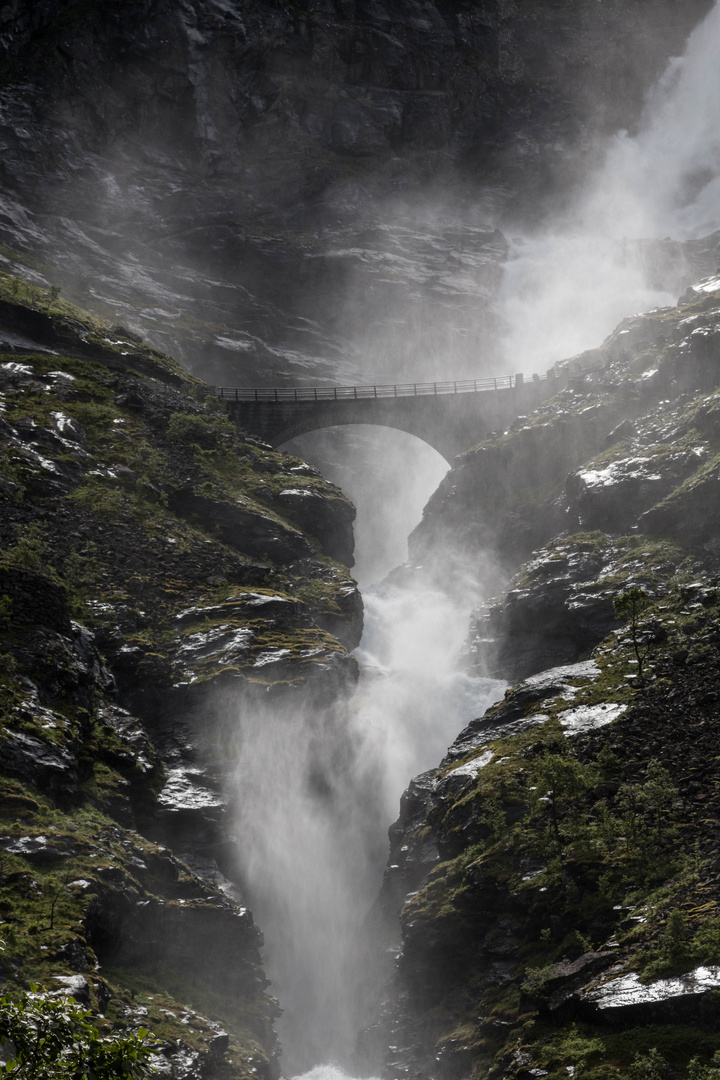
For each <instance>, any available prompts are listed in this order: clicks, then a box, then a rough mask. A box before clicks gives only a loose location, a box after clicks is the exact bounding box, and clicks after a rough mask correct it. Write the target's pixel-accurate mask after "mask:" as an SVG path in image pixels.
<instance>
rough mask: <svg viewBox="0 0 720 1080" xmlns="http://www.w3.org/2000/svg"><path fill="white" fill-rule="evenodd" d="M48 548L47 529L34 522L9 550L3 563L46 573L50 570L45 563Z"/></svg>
mask: <svg viewBox="0 0 720 1080" xmlns="http://www.w3.org/2000/svg"><path fill="white" fill-rule="evenodd" d="M46 546H47V529H46V528H45V526H44V525H38V524H37V523H36V522H32V523H31V524H29V525H26V526H25V528H24V529H23V531H22V533H21V534H20V537H19V539H18V540H17V542H16V543H15V544H13V545H12V547H10V548H8V550H7V551H6V552H5V554H4V555H3V556H2V559H1V561H2V562H4V563H5V564H6V565H8V564H9V565H11V566H21V567H23V569H25V570H36V571H38V572H44V571H46V570H47V569H48V567H47V565H46V563H45V549H46Z"/></svg>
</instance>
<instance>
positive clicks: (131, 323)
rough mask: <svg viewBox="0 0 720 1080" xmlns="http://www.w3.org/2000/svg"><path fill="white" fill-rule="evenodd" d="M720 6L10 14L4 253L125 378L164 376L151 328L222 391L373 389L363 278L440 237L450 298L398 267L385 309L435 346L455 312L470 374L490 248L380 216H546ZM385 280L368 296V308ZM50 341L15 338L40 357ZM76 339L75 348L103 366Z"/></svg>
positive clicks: (332, 6)
mask: <svg viewBox="0 0 720 1080" xmlns="http://www.w3.org/2000/svg"><path fill="white" fill-rule="evenodd" d="M708 8H709V0H689V2H688V3H686V4H683V5H677V4H673V3H670V2H669V0H653V3H652V5H651V10H652V16H651V17H648V13H647V11H646V9H645V7H644V6H643V7H642V8H640V9H636V8H634V7H628V6H627V5H626V4H623V3H621V2H620V0H612V2H611V3H604V4H602V5H590V6H586V7H584V8H582V9H581V10H580V11H576V10H575V9H574V8H572V9H571V8H566V7H565V6H562V5H561V6H558V5H556V4H551V3H549V2H547V0H543V2H542V3H540V4H538V5H533V6H532V7H531V8H528V9H525V8H524V7H522V6H518V5H517V4H507V3H503V4H499V5H498V4H488V3H483V4H480V5H479V6H476V7H470V8H465V7H458V6H456V5H450V6H448V5H444V4H439V3H430V4H424V5H419V4H417V3H415V2H412V0H403V2H402V3H400V4H396V5H393V6H391V7H387V6H384V5H377V4H372V5H365V6H358V5H352V4H351V5H350V6H349V7H348V6H347V5H345V4H343V3H341V2H340V0H333V2H331V3H327V4H324V5H323V6H322V7H320V8H317V9H313V8H308V9H307V10H302V11H301V10H299V9H298V10H296V9H295V8H293V7H292V6H291V7H278V6H276V5H273V4H269V3H262V4H258V5H255V6H254V7H253V9H252V11H248V10H245V9H244V8H242V9H241V8H240V7H238V6H237V5H234V4H233V5H220V6H218V5H217V4H211V3H208V2H206V0H193V2H192V3H190V4H185V5H182V6H178V5H174V4H171V3H167V2H163V3H161V4H159V5H149V4H147V3H145V2H144V0H143V2H139V3H137V4H135V5H134V6H133V7H132V8H130V9H128V8H126V7H124V6H123V5H122V4H119V3H112V4H110V5H95V6H93V7H92V9H91V10H89V11H88V12H84V9H83V11H82V12H81V9H78V8H76V7H74V6H73V5H72V4H70V3H67V2H66V3H61V4H59V5H58V4H57V3H50V2H43V3H37V4H34V5H32V9H31V10H29V11H25V9H24V8H23V6H22V5H20V4H16V3H10V4H6V5H5V6H4V7H3V13H4V17H3V22H2V24H0V54H1V55H2V56H3V57H4V58H5V61H6V63H5V66H6V67H7V68H8V72H9V74H8V81H7V83H6V87H5V91H4V106H5V111H4V114H3V125H2V130H1V132H0V145H1V146H2V159H3V163H4V167H5V178H4V182H3V191H2V196H3V221H2V231H3V242H4V244H5V245H6V246H7V247H9V248H11V249H13V250H20V251H28V252H32V254H33V255H34V256H35V258H39V259H40V260H41V261H42V262H44V263H45V264H48V265H52V266H54V267H56V268H57V276H58V280H61V281H62V284H63V291H64V292H65V291H69V290H70V289H73V290H75V291H77V292H78V293H80V294H85V295H87V294H89V293H90V292H91V291H92V293H93V294H94V296H95V297H97V298H98V299H100V298H101V301H102V302H103V303H104V304H106V305H108V306H109V307H110V309H111V310H113V311H114V312H116V314H115V315H114V316H113V318H114V319H115V323H114V326H113V327H112V332H111V335H110V337H111V340H112V342H113V343H119V344H120V347H119V348H116V349H115V350H111V349H110V348H108V352H114V360H115V362H116V363H117V364H127V366H128V367H131V368H134V369H135V370H143V371H144V370H150V365H151V359H152V358H149V357H147V356H146V355H143V354H141V353H140V350H139V349H138V345H137V343H136V337H137V331H138V330H142V331H143V332H144V333H146V334H149V335H150V336H151V337H152V338H153V339H154V341H155V343H156V344H157V345H158V346H159V347H163V348H166V349H167V348H170V349H171V351H172V352H173V353H174V354H175V355H182V356H183V357H184V358H185V359H186V360H187V361H188V362H189V363H190V364H192V365H193V366H195V367H196V368H197V369H201V368H202V370H203V372H204V373H205V375H206V376H207V374H208V372H212V373H213V374H212V381H214V382H218V383H228V382H229V381H230V380H229V378H228V375H229V374H232V373H235V372H237V370H238V369H239V366H240V365H242V370H243V372H244V373H245V374H246V375H247V374H248V373H249V372H251V373H253V381H254V380H255V379H256V378H257V376H258V374H260V375H264V374H266V373H273V374H274V375H275V376H277V375H285V376H286V375H287V373H288V372H289V371H295V372H296V373H297V374H299V375H300V376H301V377H305V376H306V374H307V371H308V370H311V371H314V372H315V373H320V374H323V375H324V374H325V373H326V370H327V365H328V363H332V364H333V365H337V366H338V367H339V368H342V369H344V370H346V371H348V370H350V369H356V364H357V360H356V357H355V355H353V353H352V352H351V350H350V349H348V348H347V347H346V346H345V345H344V343H343V342H342V340H341V333H342V328H343V325H345V326H347V321H348V317H351V318H353V319H354V320H355V321H356V322H358V323H359V324H361V325H360V329H362V330H364V329H365V327H364V326H362V323H363V321H364V320H363V319H362V317H360V318H358V317H357V316H356V315H355V313H354V311H350V312H349V311H348V309H347V306H346V305H344V304H343V303H335V301H336V300H337V299H338V298H339V297H344V296H345V295H346V291H347V288H348V284H349V282H351V281H353V279H354V276H355V266H353V262H355V263H357V262H361V263H364V264H365V265H369V264H372V263H373V262H374V263H376V264H377V263H378V262H380V261H382V260H385V259H387V258H388V256H393V255H395V254H396V252H397V249H398V248H400V250H401V251H402V249H403V248H405V249H406V250H407V247H408V245H407V240H408V234H409V233H412V244H413V246H416V247H418V248H421V247H422V245H423V244H425V245H426V246H427V245H428V236H429V235H431V236H433V238H434V239H435V241H436V244H437V246H438V248H439V249H440V251H439V255H440V257H439V258H437V259H436V263H437V266H436V267H435V274H434V275H431V274H430V273H429V271H428V277H434V279H435V280H431V281H429V282H428V283H427V285H425V284H424V283H423V284H422V286H421V288H419V289H418V288H417V287H415V286H416V284H417V283H416V282H415V281H414V275H413V273H412V272H408V271H407V264H405V265H404V264H403V262H402V259H401V258H396V259H395V260H394V264H393V267H392V269H393V274H392V276H390V275H388V274H387V273H382V275H381V279H382V285H381V289H382V290H383V291H386V292H387V293H388V299H389V300H390V302H391V304H392V306H393V308H394V310H397V306H398V305H397V301H398V298H399V297H400V298H401V299H402V301H404V306H403V310H404V316H403V317H404V320H405V322H406V324H407V325H408V326H412V325H413V320H414V319H421V320H422V321H423V323H424V324H425V325H426V326H427V327H428V331H429V332H430V333H434V332H435V331H436V327H435V325H434V324H435V323H437V322H439V321H440V320H439V319H438V318H437V316H438V315H439V314H442V315H443V316H444V315H445V312H446V306H447V304H448V303H450V304H452V306H453V321H454V324H455V326H456V327H457V328H458V330H459V333H457V334H455V335H454V340H453V348H454V351H455V352H456V354H457V353H458V352H459V351H462V352H463V356H462V363H463V364H464V365H467V366H468V368H469V367H470V365H471V363H472V358H473V357H474V356H475V355H476V354H477V344H476V335H477V333H478V318H477V295H478V292H479V290H481V289H483V288H487V277H488V271H489V274H490V275H492V274H496V273H497V266H498V260H497V258H494V259H493V258H491V259H487V260H486V261H485V264H484V266H483V268H482V269H481V272H480V273H479V274H477V273H474V272H473V271H474V269H475V268H474V267H473V260H474V258H476V257H477V256H478V255H481V254H482V249H483V246H484V244H485V243H486V241H487V237H485V238H481V242H480V243H478V239H477V237H476V236H474V235H473V234H474V232H475V231H476V227H474V224H473V225H471V226H468V222H467V215H466V214H465V213H464V212H463V211H460V212H457V213H454V214H453V213H452V212H451V211H448V214H449V216H450V217H451V223H452V227H448V225H447V223H446V222H441V223H436V222H430V221H428V218H429V217H431V216H433V215H425V214H424V213H422V211H421V212H420V213H419V214H418V215H416V220H415V221H413V222H412V224H411V225H410V227H407V226H406V227H405V228H402V229H396V230H392V229H391V230H388V227H387V214H386V213H385V212H384V211H385V207H384V203H385V200H386V199H387V198H388V197H389V198H391V199H396V198H397V195H398V193H400V194H401V195H405V194H407V193H411V194H412V193H414V192H416V191H417V190H418V189H420V190H422V189H423V188H424V187H426V186H427V185H428V184H431V183H432V182H433V181H437V182H441V183H442V187H443V190H444V191H447V190H448V189H450V190H451V191H452V192H453V193H454V194H455V195H456V196H457V197H459V198H460V199H463V200H465V201H466V203H467V204H468V205H469V206H471V207H473V211H472V212H473V213H475V212H476V211H475V209H474V206H473V203H474V201H475V200H474V195H475V185H476V183H477V177H478V176H479V175H481V176H482V177H483V180H484V181H485V182H487V180H488V179H490V180H491V181H492V182H493V184H494V185H495V187H496V188H497V192H496V196H495V197H496V199H497V198H501V199H502V200H504V201H506V202H509V201H510V200H517V196H518V192H519V191H520V192H526V193H529V195H528V202H530V203H531V205H532V209H533V212H534V213H536V212H537V205H538V198H539V196H538V193H539V192H541V193H543V196H544V197H547V198H548V199H551V198H552V197H553V193H554V192H556V190H557V187H558V185H560V186H561V187H564V185H565V184H566V183H567V182H568V180H571V179H573V178H576V177H578V176H580V175H582V174H584V171H585V168H586V165H587V158H588V154H589V153H590V154H591V153H594V152H595V147H596V146H597V142H598V139H599V137H601V136H602V133H610V132H614V131H616V130H617V129H618V128H620V127H628V126H629V125H630V126H631V125H632V123H633V121H634V119H636V118H637V117H638V116H639V113H640V110H641V108H642V104H643V102H644V98H645V93H646V90H647V87H648V85H649V84H650V83H651V82H652V80H653V79H654V78H655V76H656V75H657V74H659V73H660V72H661V71H662V70H663V68H664V66H665V62H666V60H667V58H668V56H670V55H678V54H679V53H680V51H681V47H682V43H683V41H684V39H685V37H686V35H687V33H688V31H689V30H690V28H691V27H692V26H693V25H694V24H695V23H696V22H697V20H698V19H699V18H700V17H701V15H702V14H704V13H705V12H706V11H707V10H708ZM588 73H589V75H588ZM28 87H31V88H32V95H33V96H32V102H33V104H32V107H30V105H29V101H28V97H27V93H28ZM158 87H162V88H163V91H162V92H161V93H158ZM228 87H232V93H231V94H230V93H228V91H227V88H228ZM166 88H171V89H167V96H166ZM600 103H601V104H600ZM68 117H71V118H72V122H69V121H68ZM49 145H52V146H53V147H54V150H53V153H52V154H48V153H47V147H48V146H49ZM69 177H72V183H69V182H68V178H69ZM468 188H469V189H470V192H469V197H468ZM484 231H485V233H486V234H487V233H490V232H492V230H489V229H487V228H486V229H485V230H484ZM388 232H389V233H390V234H391V235H388ZM393 233H394V235H392V234H393ZM319 237H321V238H322V242H321V243H318V242H317V239H318V238H319ZM444 245H450V246H451V248H452V252H451V253H452V255H453V257H454V259H455V260H456V263H455V265H453V263H452V262H451V261H449V260H447V259H445V258H444V253H443V252H442V248H443V246H444ZM459 249H460V251H459ZM458 251H459V253H458ZM408 261H409V260H408ZM655 261H656V262H658V260H657V259H656V260H655ZM665 264H668V260H667V258H665V263H664V265H665ZM668 265H669V264H668ZM140 268H141V269H140ZM711 268H714V266H713V267H711ZM220 275H222V287H221V288H218V287H217V282H218V277H219V276H220ZM377 276H378V275H377V272H374V273H373V272H372V271H370V272H368V273H367V275H364V274H362V273H361V274H360V275H359V277H360V285H361V288H360V294H361V297H362V298H363V299H364V297H363V293H365V292H367V293H369V291H370V289H371V288H372V286H373V284H374V279H375V278H377ZM364 285H366V288H363V286H364ZM363 307H364V305H363V303H362V300H361V303H360V305H359V308H360V309H361V310H362V308H363ZM379 309H380V311H381V312H384V310H385V306H384V304H383V303H382V299H381V302H380V305H379ZM179 310H182V311H183V314H184V318H182V319H178V318H177V311H179ZM59 321H60V320H59V318H58V317H57V316H56V315H55V314H53V315H52V316H46V317H45V319H40V320H33V321H32V323H31V324H30V325H27V323H23V324H22V325H18V326H17V327H16V328H15V331H14V332H15V334H16V335H17V336H19V337H21V338H23V339H25V340H30V341H34V342H37V343H38V344H39V345H41V346H42V347H44V348H47V347H48V346H47V345H45V344H44V342H45V341H46V340H47V337H48V324H49V325H50V326H51V327H52V330H53V336H52V339H51V340H54V338H55V336H56V334H57V328H56V326H54V325H53V324H57V323H58V322H59ZM229 327H232V328H235V327H241V328H242V329H241V330H234V329H233V330H229V329H228V328H229ZM63 329H64V331H65V333H66V340H65V344H64V347H65V349H66V350H69V349H71V348H77V349H78V351H81V350H83V349H89V348H90V346H91V345H93V347H97V345H101V344H102V343H101V342H97V343H91V342H89V341H84V340H83V337H82V335H81V334H80V333H79V332H78V331H77V328H75V333H74V334H73V332H72V331H73V328H72V327H71V326H65V327H64V328H63ZM338 331H340V333H339V332H338ZM352 336H353V335H352V333H350V334H349V335H347V338H352ZM441 336H442V335H441ZM346 340H347V339H346ZM438 344H440V342H438ZM411 349H412V346H411ZM123 353H125V354H126V357H124V356H123ZM429 353H432V349H431V350H429ZM428 359H429V357H428ZM142 364H146V365H148V368H147V369H146V368H145V367H141V366H140V365H142ZM315 378H317V374H316V375H315Z"/></svg>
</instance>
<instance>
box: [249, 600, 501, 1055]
mask: <svg viewBox="0 0 720 1080" xmlns="http://www.w3.org/2000/svg"><path fill="white" fill-rule="evenodd" d="M365 604H366V630H365V634H364V636H363V641H362V643H361V646H360V648H359V650H358V659H359V661H360V669H361V676H360V683H359V686H358V689H357V692H356V694H355V696H354V697H353V698H352V699H351V700H350V701H349V702H339V703H336V704H335V705H333V706H331V707H328V708H321V709H311V708H308V707H297V706H292V707H291V706H288V705H286V706H285V707H284V708H279V707H277V708H269V707H263V706H258V707H257V708H255V709H253V710H252V711H251V712H249V713H246V714H244V715H243V716H242V717H241V734H240V743H239V748H238V768H237V797H238V805H239V811H238V814H239V816H238V826H239V828H238V843H239V846H240V849H241V852H242V857H243V860H244V873H245V876H246V878H247V881H248V883H249V891H250V894H251V895H250V899H251V902H252V905H253V910H254V913H255V916H256V918H257V921H258V923H259V925H260V926H261V927H262V929H263V931H264V933H265V937H266V942H267V945H266V949H265V964H266V968H267V970H268V972H269V975H270V978H271V979H272V983H273V986H272V989H273V992H274V993H276V994H277V996H278V997H279V999H280V1002H281V1005H282V1007H283V1009H284V1016H283V1018H282V1020H281V1021H280V1023H279V1025H278V1026H279V1031H280V1037H281V1040H282V1043H283V1048H284V1051H285V1056H284V1059H283V1063H284V1066H285V1069H286V1071H290V1072H298V1071H301V1070H305V1069H308V1068H310V1067H311V1066H313V1065H315V1064H318V1063H326V1062H334V1063H337V1064H339V1065H341V1066H344V1067H345V1068H349V1069H351V1068H352V1067H353V1064H354V1059H355V1043H356V1039H357V1035H358V1031H359V1029H360V1027H362V1026H363V1024H364V1023H367V1022H369V1021H370V1020H371V1019H372V1009H373V1008H374V1007H376V1006H377V1002H378V997H377V995H378V987H377V986H373V978H374V977H379V975H378V974H377V973H378V971H379V967H378V965H379V964H381V961H382V958H381V957H379V956H377V950H376V949H375V948H374V945H373V927H372V926H371V925H370V924H368V923H367V921H366V920H367V916H368V913H369V911H370V909H371V907H372V904H373V901H374V900H375V898H376V896H377V893H378V889H379V885H380V881H381V877H382V870H383V866H384V863H385V860H386V857H387V828H388V826H389V825H390V823H391V822H392V821H393V819H394V818H395V817H396V816H397V809H398V805H399V799H400V795H401V794H402V791H403V790H404V788H405V787H406V786H407V783H408V781H409V780H410V778H411V777H412V776H413V775H415V774H416V773H417V772H420V771H423V770H425V769H428V768H431V767H433V766H435V765H437V763H438V761H439V760H440V758H441V757H442V755H443V754H444V752H445V749H446V748H447V746H448V744H449V743H450V742H451V741H452V739H453V738H454V736H455V735H456V734H457V732H458V731H459V730H460V728H461V727H462V726H463V724H464V723H467V722H468V721H469V720H471V719H472V718H473V717H475V716H477V715H479V714H481V713H482V712H483V711H484V709H485V708H486V707H487V706H488V705H489V704H490V703H491V701H493V700H495V699H496V698H497V697H498V696H499V693H501V692H502V689H503V688H504V684H500V683H498V682H497V681H494V680H490V679H473V678H470V677H469V676H466V675H464V674H462V673H458V672H457V671H456V670H455V661H456V657H457V654H458V652H459V649H460V647H461V645H462V642H463V639H464V637H465V633H466V628H467V613H464V617H463V615H462V614H459V613H458V611H457V609H456V607H455V605H454V604H453V603H452V602H451V601H450V600H449V599H448V598H447V597H446V596H444V595H443V594H441V593H439V592H437V591H435V590H433V589H431V588H429V587H425V588H422V589H412V590H409V589H406V588H403V587H400V586H393V585H390V584H388V583H385V584H384V585H382V586H379V587H377V588H374V589H370V590H369V591H368V592H367V593H366V596H365ZM368 985H369V986H370V988H371V1000H370V1001H369V1003H367V1008H366V1007H365V1004H366V1003H365V1002H364V1000H363V999H364V990H363V988H367V987H368Z"/></svg>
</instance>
